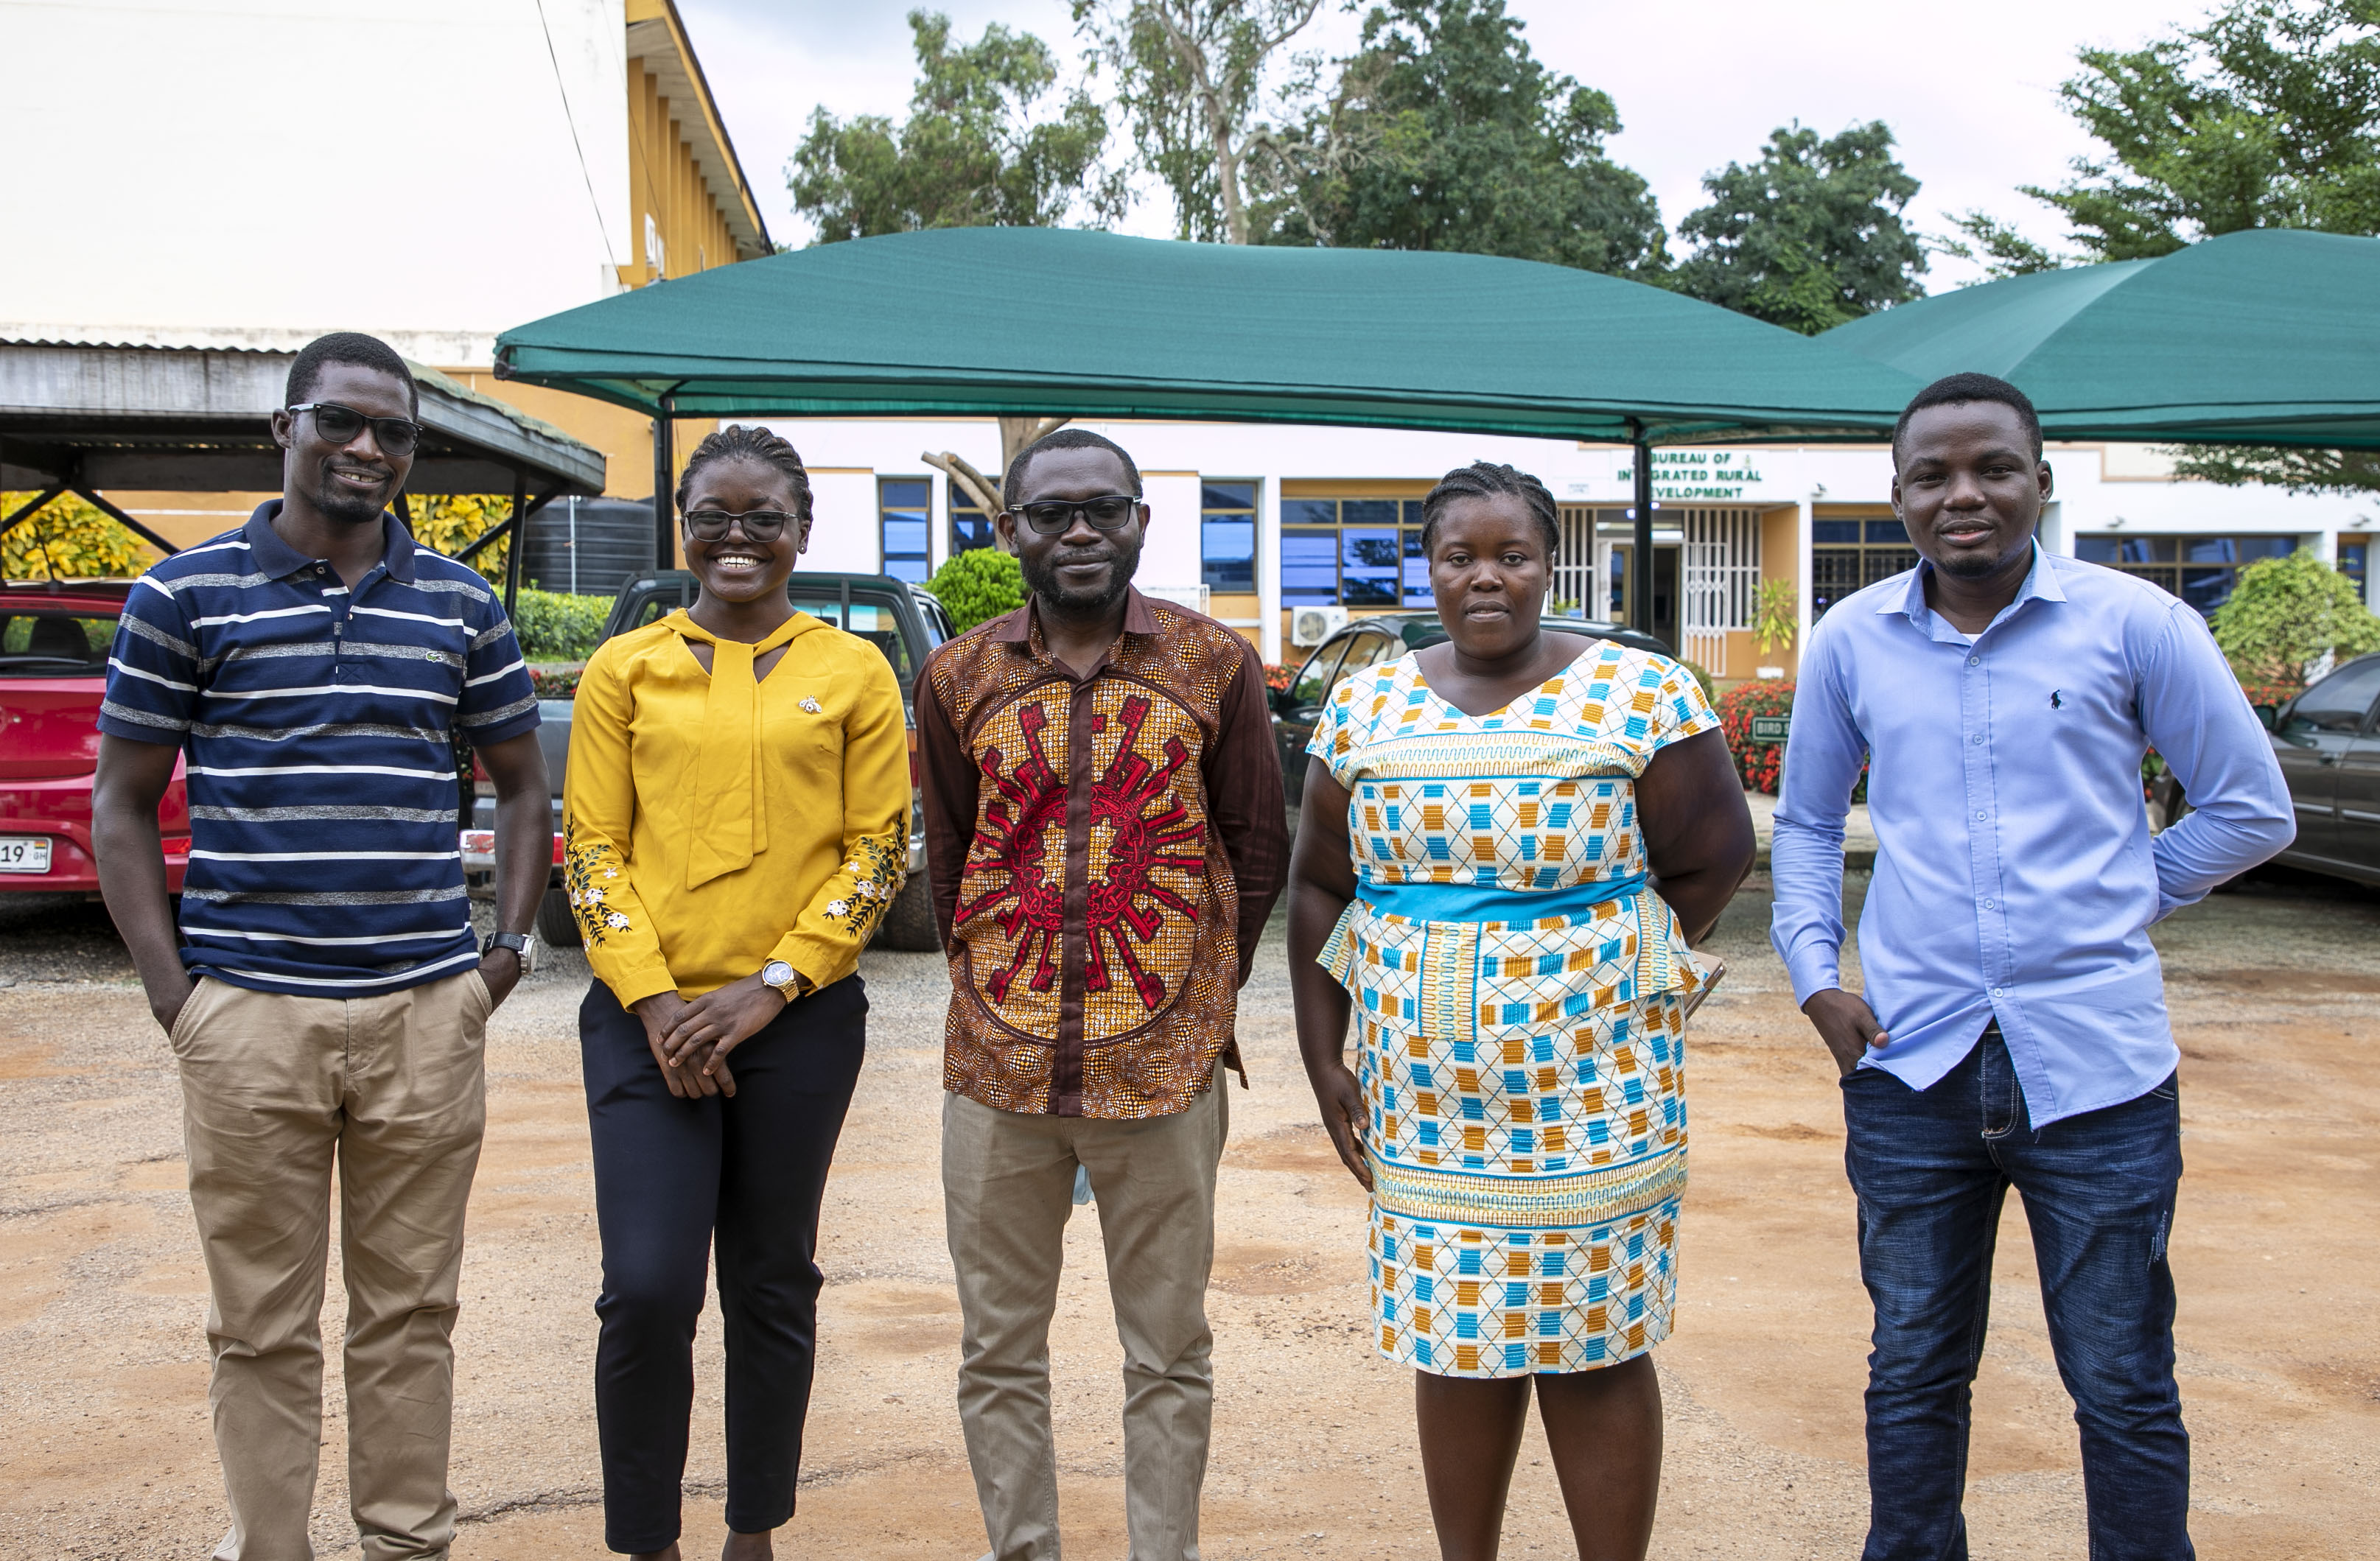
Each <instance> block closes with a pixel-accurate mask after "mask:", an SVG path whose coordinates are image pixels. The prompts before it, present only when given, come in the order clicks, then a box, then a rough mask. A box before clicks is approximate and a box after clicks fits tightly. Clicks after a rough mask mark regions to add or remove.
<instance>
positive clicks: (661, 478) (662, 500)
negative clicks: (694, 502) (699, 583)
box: [653, 393, 677, 569]
mask: <svg viewBox="0 0 2380 1561" xmlns="http://www.w3.org/2000/svg"><path fill="white" fill-rule="evenodd" d="M676 414H677V396H676V395H675V393H663V395H662V398H661V401H660V403H659V404H658V405H657V406H656V407H655V408H654V411H653V567H654V568H656V569H669V568H674V566H675V565H676V563H677V457H676V453H675V452H674V451H673V450H672V449H671V448H670V444H671V441H672V439H673V438H674V434H675V430H674V428H673V427H672V426H671V425H672V421H673V419H674V417H676Z"/></svg>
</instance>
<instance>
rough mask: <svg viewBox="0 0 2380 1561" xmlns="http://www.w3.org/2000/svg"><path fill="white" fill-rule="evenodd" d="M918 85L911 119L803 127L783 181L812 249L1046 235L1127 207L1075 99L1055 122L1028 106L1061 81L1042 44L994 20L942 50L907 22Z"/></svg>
mask: <svg viewBox="0 0 2380 1561" xmlns="http://www.w3.org/2000/svg"><path fill="white" fill-rule="evenodd" d="M909 30H910V32H911V34H912V36H913V41H914V42H915V44H916V47H917V90H916V91H915V92H913V93H912V94H911V96H910V99H909V117H908V120H907V121H906V122H905V124H903V125H901V126H900V127H897V128H896V127H894V125H893V124H892V120H891V119H889V118H886V117H884V116H882V115H858V116H856V117H855V118H853V119H851V120H850V121H848V122H847V123H846V122H844V121H839V120H837V119H836V118H835V117H834V116H833V115H830V114H828V113H827V112H826V110H824V109H819V110H817V111H815V112H814V113H813V114H812V115H810V127H809V134H808V135H807V136H806V137H805V138H804V139H803V140H802V144H801V146H800V148H799V150H797V151H795V153H794V158H793V162H792V163H791V164H790V165H789V166H788V168H787V170H786V181H785V182H786V184H787V185H788V186H789V187H790V188H792V190H793V194H794V206H795V210H797V211H799V212H801V213H802V214H803V215H804V216H806V217H807V218H809V219H810V220H811V221H812V222H813V223H815V224H818V239H817V242H819V243H820V244H832V243H834V242H835V241H836V240H838V239H844V238H866V237H870V236H874V235H877V234H885V233H906V232H909V231H912V230H914V229H917V228H929V227H1056V226H1059V225H1060V224H1063V223H1064V222H1065V221H1066V220H1067V218H1068V217H1069V216H1071V215H1073V214H1074V213H1075V211H1076V210H1077V209H1078V208H1079V209H1081V210H1082V211H1083V212H1085V213H1086V214H1087V217H1088V219H1089V223H1090V225H1092V226H1103V225H1105V224H1108V223H1111V222H1113V221H1114V220H1115V219H1116V218H1117V217H1119V216H1121V215H1122V214H1123V209H1124V206H1125V204H1126V201H1127V196H1126V191H1125V188H1124V183H1123V175H1122V174H1121V173H1118V172H1110V173H1107V174H1104V175H1102V174H1101V173H1100V171H1099V158H1100V154H1101V152H1102V151H1104V150H1105V149H1106V146H1107V139H1108V125H1107V115H1105V113H1103V112H1102V111H1101V109H1100V108H1099V104H1097V103H1094V102H1092V101H1091V98H1090V95H1089V94H1088V93H1087V92H1085V91H1081V90H1080V89H1077V90H1076V91H1074V92H1072V93H1071V94H1069V95H1068V96H1067V97H1066V98H1065V100H1064V101H1063V102H1062V103H1060V104H1059V105H1058V111H1057V113H1056V115H1054V116H1042V117H1037V116H1036V115H1035V112H1034V110H1035V106H1036V105H1037V104H1038V103H1040V101H1041V100H1042V98H1043V97H1044V96H1046V95H1047V94H1048V93H1049V92H1050V89H1051V87H1052V85H1053V84H1054V83H1055V82H1056V80H1057V78H1058V70H1057V66H1056V63H1055V61H1054V60H1053V59H1052V57H1051V55H1050V46H1049V45H1048V44H1047V43H1044V42H1041V40H1039V39H1038V38H1036V37H1034V36H1033V35H1032V34H1031V33H1029V32H1013V31H1011V30H1009V29H1007V28H1005V27H1003V26H1002V25H1001V24H1000V23H998V22H994V23H992V24H991V25H990V26H989V27H987V28H985V29H984V30H983V37H982V38H981V39H979V40H978V41H977V42H974V43H971V44H962V45H960V46H958V47H956V48H953V47H952V46H951V20H950V18H948V17H946V16H942V15H940V14H938V13H935V12H929V11H912V12H910V13H909Z"/></svg>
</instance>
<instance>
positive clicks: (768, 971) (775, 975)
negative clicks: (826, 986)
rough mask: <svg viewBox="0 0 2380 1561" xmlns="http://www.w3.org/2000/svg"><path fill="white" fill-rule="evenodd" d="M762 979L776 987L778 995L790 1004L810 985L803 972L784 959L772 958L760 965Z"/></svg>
mask: <svg viewBox="0 0 2380 1561" xmlns="http://www.w3.org/2000/svg"><path fill="white" fill-rule="evenodd" d="M760 979H761V980H762V981H764V982H766V983H768V984H769V985H770V986H773V987H775V988H776V991H777V996H779V997H781V998H784V999H785V1001H786V1002H787V1003H788V1004H790V1003H791V1002H792V1001H793V1000H794V999H795V998H798V997H800V996H801V995H802V993H803V992H804V991H805V990H807V988H808V986H809V983H808V982H807V981H805V980H804V979H803V978H802V973H801V972H800V971H797V970H795V968H794V967H793V966H791V965H789V964H787V963H786V962H784V961H783V960H771V961H770V962H768V963H767V964H764V965H762V966H761V967H760Z"/></svg>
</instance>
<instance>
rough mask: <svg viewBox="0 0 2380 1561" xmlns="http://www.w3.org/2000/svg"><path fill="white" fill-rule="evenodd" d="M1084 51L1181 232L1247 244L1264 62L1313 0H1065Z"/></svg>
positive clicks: (1313, 7) (1308, 14) (1302, 20)
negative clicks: (1167, 196)
mask: <svg viewBox="0 0 2380 1561" xmlns="http://www.w3.org/2000/svg"><path fill="white" fill-rule="evenodd" d="M1074 8H1075V30H1076V31H1077V32H1078V33H1080V34H1081V35H1082V36H1083V38H1084V40H1085V41H1086V42H1088V43H1089V44H1090V46H1091V58H1092V60H1093V61H1094V62H1095V64H1097V65H1104V66H1106V67H1108V68H1109V69H1111V70H1112V71H1113V72H1114V73H1115V79H1116V105H1117V106H1118V107H1119V108H1122V109H1123V111H1124V113H1125V114H1126V115H1129V116H1130V118H1131V120H1132V127H1133V138H1134V140H1135V143H1136V144H1137V146H1138V147H1139V151H1140V160H1141V163H1142V164H1143V165H1144V166H1145V167H1147V169H1148V171H1149V172H1150V173H1153V174H1155V175H1157V176H1158V177H1159V178H1160V180H1162V181H1164V183H1165V186H1166V188H1169V189H1171V190H1172V192H1173V209H1174V215H1175V227H1176V231H1177V232H1178V233H1179V234H1180V236H1182V237H1184V238H1198V239H1207V240H1209V241H1211V240H1214V239H1219V238H1220V239H1221V240H1222V241H1223V242H1224V243H1227V244H1245V243H1246V242H1248V232H1249V229H1248V213H1247V198H1246V175H1245V169H1246V163H1247V161H1248V156H1249V152H1250V150H1251V147H1252V145H1253V144H1254V143H1255V142H1256V141H1257V139H1258V138H1259V137H1260V136H1262V135H1265V134H1267V133H1268V131H1267V130H1266V128H1265V127H1262V126H1260V125H1257V124H1256V123H1255V122H1254V121H1255V117H1256V111H1257V104H1258V103H1259V101H1260V100H1261V97H1262V93H1263V90H1264V74H1265V69H1266V67H1267V65H1268V64H1269V62H1270V61H1271V60H1272V58H1273V57H1274V55H1275V54H1278V53H1279V52H1280V51H1281V48H1282V47H1283V46H1284V45H1286V44H1287V43H1288V42H1289V41H1290V40H1291V39H1292V38H1294V37H1295V36H1297V34H1298V33H1299V32H1301V31H1303V30H1305V24H1306V23H1308V22H1310V21H1312V20H1313V19H1314V17H1315V13H1316V12H1318V11H1319V10H1320V9H1321V8H1322V0H1074Z"/></svg>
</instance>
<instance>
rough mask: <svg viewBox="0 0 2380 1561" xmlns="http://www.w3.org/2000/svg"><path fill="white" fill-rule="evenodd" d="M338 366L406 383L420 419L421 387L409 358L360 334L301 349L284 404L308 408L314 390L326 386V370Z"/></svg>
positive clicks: (340, 334)
mask: <svg viewBox="0 0 2380 1561" xmlns="http://www.w3.org/2000/svg"><path fill="white" fill-rule="evenodd" d="M334 363H344V364H346V366H347V367H349V368H351V369H378V370H379V371H380V372H382V373H383V374H386V375H388V376H389V377H390V378H391V379H394V380H397V381H402V382H403V384H404V386H405V399H406V402H407V405H410V406H411V407H412V408H413V411H414V415H415V416H416V417H419V415H420V413H421V387H420V386H419V385H418V384H415V383H414V382H413V370H412V369H407V367H406V366H405V359H404V358H402V357H398V356H397V355H396V349H395V347H393V346H390V345H388V344H387V343H386V342H383V341H382V340H381V339H380V338H379V337H378V336H367V335H365V334H364V333H362V332H360V331H334V332H332V333H330V334H329V335H327V336H317V337H315V338H314V339H313V340H312V341H310V342H308V343H307V344H306V345H304V346H302V347H299V348H298V349H297V361H296V362H294V363H292V364H290V365H289V384H288V386H287V388H286V389H285V391H284V392H283V393H282V397H281V405H284V406H303V405H306V403H307V402H308V401H309V400H310V399H311V398H312V396H313V394H314V387H315V386H316V385H318V384H320V383H322V370H323V369H328V368H329V367H330V366H331V365H332V364H334Z"/></svg>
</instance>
